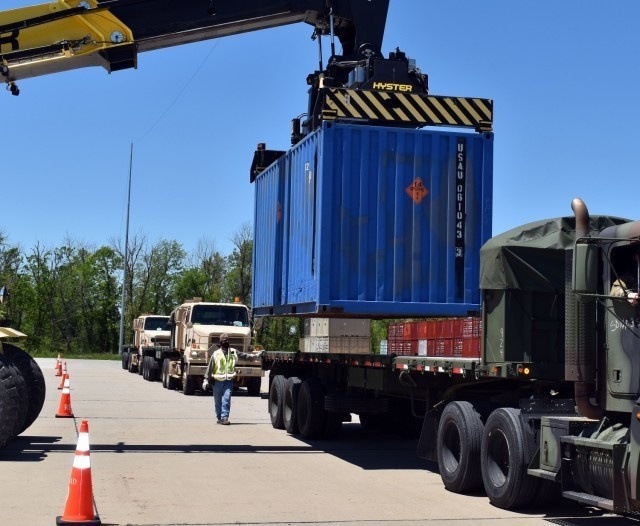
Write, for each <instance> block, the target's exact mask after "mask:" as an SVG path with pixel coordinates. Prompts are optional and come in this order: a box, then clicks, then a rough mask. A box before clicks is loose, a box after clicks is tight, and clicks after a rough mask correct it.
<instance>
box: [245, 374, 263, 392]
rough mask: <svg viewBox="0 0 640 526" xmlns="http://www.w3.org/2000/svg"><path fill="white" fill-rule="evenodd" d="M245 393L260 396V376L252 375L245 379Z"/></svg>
mask: <svg viewBox="0 0 640 526" xmlns="http://www.w3.org/2000/svg"><path fill="white" fill-rule="evenodd" d="M247 382H248V383H247V394H248V395H249V396H260V387H261V386H262V378H260V377H259V376H252V377H251V378H249V379H248V380H247Z"/></svg>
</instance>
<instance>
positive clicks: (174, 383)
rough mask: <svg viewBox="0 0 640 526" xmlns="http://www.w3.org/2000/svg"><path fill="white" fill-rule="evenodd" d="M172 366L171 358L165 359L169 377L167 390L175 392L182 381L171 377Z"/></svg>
mask: <svg viewBox="0 0 640 526" xmlns="http://www.w3.org/2000/svg"><path fill="white" fill-rule="evenodd" d="M170 364H171V360H169V358H165V360H164V365H163V367H164V368H165V370H166V375H167V389H169V390H170V391H175V390H176V389H177V388H178V385H179V384H180V381H179V380H178V378H176V377H175V376H171V374H170V371H171V367H170Z"/></svg>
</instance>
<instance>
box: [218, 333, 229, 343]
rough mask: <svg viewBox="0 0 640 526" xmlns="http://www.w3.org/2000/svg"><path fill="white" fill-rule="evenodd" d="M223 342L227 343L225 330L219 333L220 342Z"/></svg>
mask: <svg viewBox="0 0 640 526" xmlns="http://www.w3.org/2000/svg"><path fill="white" fill-rule="evenodd" d="M224 342H227V343H229V335H228V334H227V333H226V332H223V333H222V334H221V335H220V343H224Z"/></svg>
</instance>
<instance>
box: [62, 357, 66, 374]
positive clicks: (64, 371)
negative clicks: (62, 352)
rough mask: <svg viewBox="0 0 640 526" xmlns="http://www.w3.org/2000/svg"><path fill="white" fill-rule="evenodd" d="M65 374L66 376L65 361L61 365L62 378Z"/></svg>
mask: <svg viewBox="0 0 640 526" xmlns="http://www.w3.org/2000/svg"><path fill="white" fill-rule="evenodd" d="M65 374H67V361H66V360H65V361H64V362H63V363H62V376H64V375H65Z"/></svg>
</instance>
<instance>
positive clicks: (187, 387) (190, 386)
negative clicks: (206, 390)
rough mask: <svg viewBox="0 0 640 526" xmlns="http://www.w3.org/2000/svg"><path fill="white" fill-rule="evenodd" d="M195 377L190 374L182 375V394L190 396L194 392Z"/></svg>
mask: <svg viewBox="0 0 640 526" xmlns="http://www.w3.org/2000/svg"><path fill="white" fill-rule="evenodd" d="M196 385H197V382H196V377H195V376H192V375H190V374H186V373H182V392H183V393H184V394H185V395H187V396H191V395H192V394H194V393H195V392H196Z"/></svg>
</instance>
